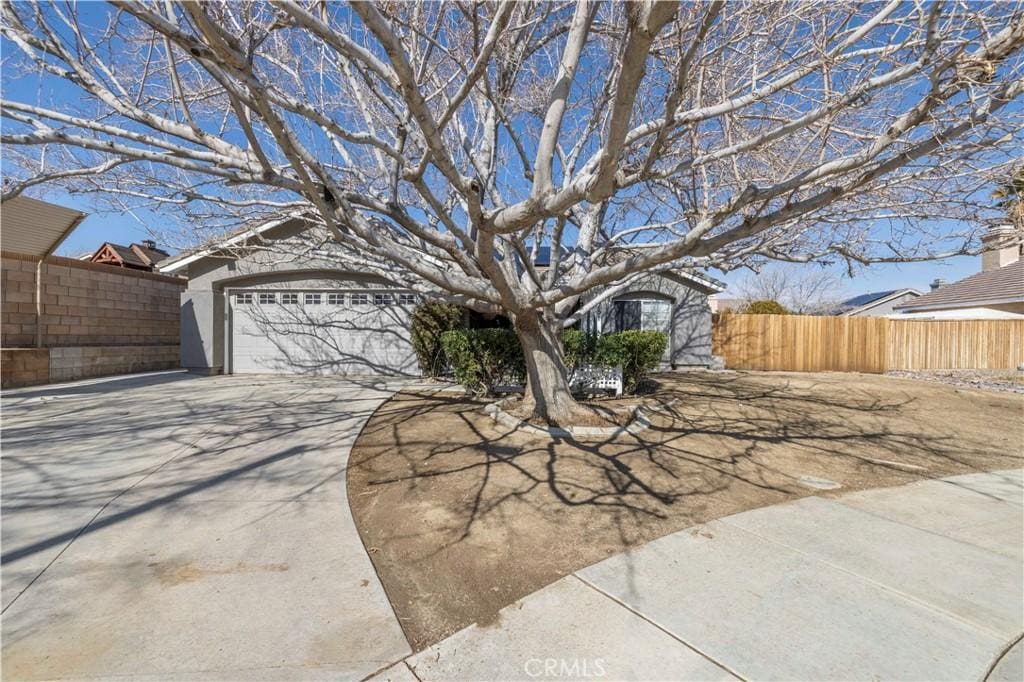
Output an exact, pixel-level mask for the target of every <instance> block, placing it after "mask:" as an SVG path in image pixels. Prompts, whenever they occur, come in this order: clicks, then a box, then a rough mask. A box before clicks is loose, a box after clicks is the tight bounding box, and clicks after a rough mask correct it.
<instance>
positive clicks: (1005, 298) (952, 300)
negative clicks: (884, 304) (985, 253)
mask: <svg viewBox="0 0 1024 682" xmlns="http://www.w3.org/2000/svg"><path fill="white" fill-rule="evenodd" d="M1020 302H1024V260H1019V261H1016V262H1014V263H1010V264H1009V265H1004V266H1003V267H1001V268H995V269H993V270H985V271H982V272H979V273H978V274H976V275H971V276H970V277H968V278H966V279H962V280H960V281H958V282H953V283H952V284H947V285H946V286H944V287H940V288H939V289H936V290H935V291H930V292H928V293H927V294H925V295H923V296H921V297H920V298H917V299H915V300H914V301H913V302H911V303H904V304H902V305H898V306H895V308H896V310H900V311H904V312H909V311H912V310H942V309H945V308H973V307H975V306H982V305H996V304H999V303H1020Z"/></svg>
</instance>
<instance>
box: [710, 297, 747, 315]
mask: <svg viewBox="0 0 1024 682" xmlns="http://www.w3.org/2000/svg"><path fill="white" fill-rule="evenodd" d="M708 305H709V306H711V312H712V313H724V312H728V311H732V312H739V311H740V310H741V309H742V308H744V307H745V306H746V305H747V301H746V300H745V299H742V298H733V297H729V296H727V295H726V294H725V293H724V292H723V293H720V294H712V295H710V296H708Z"/></svg>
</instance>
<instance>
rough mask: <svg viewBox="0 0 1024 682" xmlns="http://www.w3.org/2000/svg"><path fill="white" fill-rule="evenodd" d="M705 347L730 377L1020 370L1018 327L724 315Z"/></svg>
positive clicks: (1023, 348) (1023, 323)
mask: <svg viewBox="0 0 1024 682" xmlns="http://www.w3.org/2000/svg"><path fill="white" fill-rule="evenodd" d="M712 347H713V352H714V353H715V355H720V356H722V357H723V358H724V359H725V366H726V367H728V368H730V369H762V370H779V371H790V372H828V371H837V372H873V373H881V372H885V371H887V370H897V369H1013V368H1016V367H1017V366H1018V365H1019V364H1021V363H1024V320H893V319H889V318H884V317H820V316H809V315H739V314H728V313H726V314H724V315H721V316H720V317H719V318H718V319H717V321H716V322H715V326H714V332H713V334H712Z"/></svg>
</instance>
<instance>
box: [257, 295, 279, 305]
mask: <svg viewBox="0 0 1024 682" xmlns="http://www.w3.org/2000/svg"><path fill="white" fill-rule="evenodd" d="M259 301H260V305H271V304H273V303H277V295H276V294H274V293H270V292H262V293H261V294H260V297H259Z"/></svg>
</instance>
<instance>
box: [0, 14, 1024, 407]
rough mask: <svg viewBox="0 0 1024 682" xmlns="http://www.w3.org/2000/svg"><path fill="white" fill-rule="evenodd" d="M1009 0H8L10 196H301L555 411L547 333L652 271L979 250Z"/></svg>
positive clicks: (251, 213)
mask: <svg viewBox="0 0 1024 682" xmlns="http://www.w3.org/2000/svg"><path fill="white" fill-rule="evenodd" d="M1022 15H1024V11H1022V6H1021V4H1020V2H1000V3H996V2H989V3H962V2H956V3H942V2H929V3H920V2H899V1H896V2H889V3H885V4H873V3H862V2H843V1H842V0H840V1H837V2H829V3H800V2H798V3H771V4H766V3H752V2H730V3H724V2H707V3H704V2H694V3H686V4H680V3H677V2H651V1H640V2H632V3H618V2H614V3H612V2H607V3H599V2H590V1H589V0H579V1H578V2H574V3H547V2H543V3H542V2H520V3H513V2H507V1H498V2H474V3H468V2H465V3H456V2H438V3H398V2H387V3H379V4H378V3H367V2H355V3H351V4H339V3H326V2H296V1H293V0H274V1H273V2H269V3H254V2H230V3H199V2H182V3H179V2H175V1H174V0H162V1H159V0H158V1H152V2H133V1H127V0H117V1H115V2H111V3H110V4H109V5H108V6H104V7H102V8H100V7H96V6H94V5H88V4H84V5H78V4H66V3H60V4H56V3H44V2H40V3H32V4H29V3H25V4H22V3H11V2H7V1H6V0H5V1H4V3H3V25H2V33H3V37H4V38H5V42H6V45H5V50H4V52H5V55H6V56H5V62H4V64H3V68H4V80H5V83H11V82H14V81H15V80H16V79H18V78H22V79H26V78H33V77H35V78H38V79H39V86H40V90H41V91H43V92H48V93H51V94H50V95H48V96H47V97H45V98H44V99H45V101H39V100H37V99H35V98H30V99H31V101H27V100H26V99H17V100H14V99H5V100H4V101H3V104H2V113H3V116H4V117H5V119H6V125H5V127H4V132H3V138H2V140H3V143H4V145H5V164H6V170H7V173H8V180H9V182H8V184H6V185H5V194H6V195H12V194H16V193H18V192H20V191H23V190H24V189H25V188H28V187H31V186H32V185H35V184H38V183H43V182H48V181H54V182H61V183H64V184H65V185H67V186H71V187H76V188H78V189H80V190H98V191H102V192H104V193H105V194H106V195H108V196H120V197H122V198H123V199H125V200H129V199H130V200H133V201H136V202H138V203H139V204H140V205H146V206H153V205H156V206H167V207H170V208H171V209H173V212H174V214H176V215H179V214H181V213H182V212H183V211H188V210H190V209H192V210H194V211H195V213H196V215H200V214H210V213H214V212H216V213H219V214H221V215H230V216H232V218H233V220H235V221H238V220H242V219H256V218H257V217H264V218H265V217H267V216H273V215H282V214H289V215H302V216H304V217H305V218H306V219H307V220H309V221H311V222H313V223H315V224H317V225H319V226H321V227H322V229H324V230H326V231H327V232H329V234H330V235H331V236H332V239H333V240H335V242H336V243H337V244H338V245H339V246H340V247H341V248H343V249H344V250H345V251H346V257H347V258H348V259H350V261H351V262H353V263H357V264H360V265H361V266H362V267H365V268H366V269H368V270H370V271H373V272H377V273H379V274H381V275H383V276H386V277H388V278H390V279H392V280H395V281H398V282H400V283H401V284H403V285H405V286H410V287H413V288H415V289H418V290H421V291H424V292H429V293H431V294H432V295H435V296H437V297H439V298H444V299H447V300H452V301H457V302H460V303H463V304H465V305H467V306H470V307H473V308H475V309H478V310H482V311H488V312H502V313H504V314H506V315H508V316H509V318H510V319H511V320H512V322H513V324H514V326H515V329H516V331H517V333H518V335H519V338H520V340H521V342H522V345H523V348H524V351H525V354H526V359H527V365H528V370H529V371H528V375H529V381H528V383H529V386H528V390H527V400H528V401H530V402H532V404H533V406H534V411H535V414H536V415H537V416H538V417H541V418H545V419H548V420H549V421H551V422H564V421H568V420H571V418H572V415H573V413H574V410H575V403H574V401H573V399H572V396H571V394H570V391H569V387H568V385H567V381H566V374H565V369H564V363H563V361H562V356H561V348H560V344H559V336H558V330H559V329H560V328H561V327H563V326H565V325H569V324H572V323H574V322H575V321H577V320H578V319H580V317H581V316H582V315H584V314H586V312H587V311H588V310H589V309H590V307H592V306H593V305H595V304H596V303H597V302H598V301H599V300H600V299H601V298H602V297H606V296H612V295H614V294H615V292H616V291H618V290H621V288H622V287H624V286H626V285H628V284H629V283H630V282H631V281H633V280H635V279H636V278H638V277H640V276H642V275H644V274H646V273H650V272H654V271H659V270H664V269H667V268H704V267H717V268H721V269H724V270H730V269H733V268H735V267H739V266H741V265H743V264H744V263H745V261H746V259H749V258H771V259H779V260H786V261H797V262H806V261H814V260H818V259H823V258H836V257H838V258H844V259H848V260H851V261H856V262H861V263H870V262H878V261H902V260H914V259H924V258H932V257H939V256H943V255H949V254H952V253H961V252H967V251H971V250H973V249H974V248H975V244H976V241H975V235H974V234H973V229H972V228H970V227H963V225H964V222H962V221H967V220H972V221H975V220H976V219H977V218H978V216H981V217H985V216H990V215H992V211H993V207H992V206H991V205H990V204H991V202H990V201H989V200H988V197H987V196H986V195H987V191H985V190H987V189H988V184H987V183H989V182H990V180H991V177H992V176H993V175H994V174H999V173H1001V172H1003V171H1004V166H1008V165H1010V164H1011V163H1012V161H1013V160H1014V159H1013V157H1015V156H1016V157H1019V155H1020V149H1021V146H1022V145H1021V142H1022V139H1021V138H1022V132H1021V130H1022V125H1021V123H1022V121H1021V119H1022V112H1021V107H1020V105H1019V102H1018V98H1019V97H1020V95H1021V93H1022V92H1024V81H1022V73H1021V72H1022V62H1021V46H1022V44H1024V16H1022ZM56 81H61V82H62V83H63V84H62V85H61V86H60V87H56V86H54V85H53V83H54V82H56ZM70 92H74V93H76V96H72V95H70V94H69V93H70ZM197 207H202V208H201V209H200V208H197ZM937 218H947V219H951V220H952V221H954V222H950V221H948V220H937ZM955 221H961V222H955ZM541 245H550V246H552V247H553V248H552V254H554V256H553V262H552V265H551V267H550V268H548V269H547V270H546V271H538V270H537V269H536V268H535V267H534V265H533V257H532V254H533V253H534V252H535V250H536V249H538V248H539V247H540V246H541ZM598 287H603V288H602V289H601V290H600V293H599V294H595V293H593V292H594V291H595V290H596V289H597V288H598ZM588 292H589V293H588Z"/></svg>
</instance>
